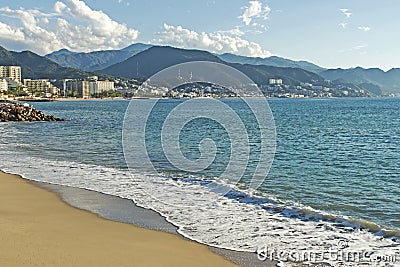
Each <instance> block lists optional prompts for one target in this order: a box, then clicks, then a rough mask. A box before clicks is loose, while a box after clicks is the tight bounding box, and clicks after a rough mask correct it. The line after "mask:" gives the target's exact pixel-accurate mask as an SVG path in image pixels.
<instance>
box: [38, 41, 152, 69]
mask: <svg viewBox="0 0 400 267" xmlns="http://www.w3.org/2000/svg"><path fill="white" fill-rule="evenodd" d="M150 47H152V45H147V44H141V43H137V44H132V45H130V46H128V47H125V48H123V49H121V50H104V51H94V52H89V53H77V52H72V51H69V50H67V49H61V50H59V51H55V52H53V53H51V54H47V55H45V57H46V58H48V59H50V60H52V61H54V62H56V63H58V64H59V65H61V66H63V67H70V68H75V69H80V70H84V71H97V70H101V69H104V68H107V67H109V66H111V65H113V64H116V63H119V62H121V61H124V60H126V59H128V58H130V57H132V56H134V55H136V54H137V53H140V52H142V51H144V50H146V49H148V48H150Z"/></svg>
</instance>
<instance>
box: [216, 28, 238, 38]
mask: <svg viewBox="0 0 400 267" xmlns="http://www.w3.org/2000/svg"><path fill="white" fill-rule="evenodd" d="M218 33H222V34H229V35H236V36H242V35H244V32H243V31H242V30H241V29H240V28H239V27H235V28H234V29H231V30H226V31H218Z"/></svg>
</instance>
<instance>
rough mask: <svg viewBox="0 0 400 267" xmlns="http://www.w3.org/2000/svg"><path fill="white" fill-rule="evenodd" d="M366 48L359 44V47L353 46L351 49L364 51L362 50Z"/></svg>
mask: <svg viewBox="0 0 400 267" xmlns="http://www.w3.org/2000/svg"><path fill="white" fill-rule="evenodd" d="M367 47H368V45H367V44H361V45H356V46H354V47H353V48H352V49H353V50H361V49H364V48H367Z"/></svg>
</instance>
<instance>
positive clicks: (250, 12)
mask: <svg viewBox="0 0 400 267" xmlns="http://www.w3.org/2000/svg"><path fill="white" fill-rule="evenodd" d="M249 4H250V6H248V7H244V8H243V10H244V11H243V14H242V15H240V16H239V18H240V19H241V20H242V21H243V22H244V24H246V25H247V26H249V25H250V24H251V21H252V20H254V19H255V18H261V19H267V18H268V15H269V13H270V12H271V8H270V7H269V6H268V5H264V6H263V4H262V3H261V2H260V1H250V2H249Z"/></svg>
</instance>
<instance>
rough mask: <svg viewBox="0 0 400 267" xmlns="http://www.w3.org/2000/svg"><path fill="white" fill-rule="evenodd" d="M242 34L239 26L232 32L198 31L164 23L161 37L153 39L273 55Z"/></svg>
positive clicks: (232, 51)
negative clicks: (244, 37)
mask: <svg viewBox="0 0 400 267" xmlns="http://www.w3.org/2000/svg"><path fill="white" fill-rule="evenodd" d="M242 34H243V32H241V31H240V30H239V29H238V28H236V29H234V30H232V31H231V32H228V31H219V32H213V33H205V32H201V33H198V32H196V31H193V30H189V29H185V28H183V27H182V26H173V25H168V24H164V28H163V30H162V31H161V32H158V33H157V35H159V36H160V38H159V39H157V40H153V41H154V42H158V43H160V44H167V45H174V46H178V47H187V48H197V49H204V50H208V51H211V52H214V53H235V54H240V55H244V56H252V57H269V56H271V53H270V52H269V51H267V50H264V49H263V48H262V47H261V46H260V45H259V44H257V43H255V42H250V41H248V40H245V39H243V38H242V37H241V35H242Z"/></svg>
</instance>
